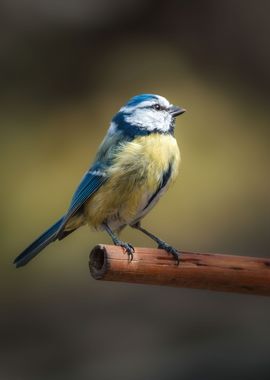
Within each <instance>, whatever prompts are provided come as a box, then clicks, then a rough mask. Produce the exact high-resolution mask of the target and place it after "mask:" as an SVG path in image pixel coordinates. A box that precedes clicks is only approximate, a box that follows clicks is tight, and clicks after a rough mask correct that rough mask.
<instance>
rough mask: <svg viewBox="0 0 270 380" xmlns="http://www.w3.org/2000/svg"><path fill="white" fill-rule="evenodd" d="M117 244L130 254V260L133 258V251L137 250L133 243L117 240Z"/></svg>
mask: <svg viewBox="0 0 270 380" xmlns="http://www.w3.org/2000/svg"><path fill="white" fill-rule="evenodd" d="M115 245H118V246H119V247H122V248H123V249H124V252H125V253H126V254H127V255H128V261H129V262H131V261H132V260H133V253H134V252H135V249H134V247H133V246H132V245H131V244H129V243H125V242H124V241H121V240H118V241H117V242H115Z"/></svg>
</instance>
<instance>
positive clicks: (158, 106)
mask: <svg viewBox="0 0 270 380" xmlns="http://www.w3.org/2000/svg"><path fill="white" fill-rule="evenodd" d="M153 107H154V108H155V110H157V111H160V110H161V106H160V105H159V104H154V105H153Z"/></svg>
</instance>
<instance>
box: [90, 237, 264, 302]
mask: <svg viewBox="0 0 270 380" xmlns="http://www.w3.org/2000/svg"><path fill="white" fill-rule="evenodd" d="M89 268H90V273H91V275H92V276H93V278H94V279H96V280H104V281H118V282H129V283H137V284H151V285H163V286H173V287H185V288H196V289H208V290H217V291H225V292H234V293H248V294H257V295H264V296H270V259H266V258H265V259H264V258H255V257H245V256H230V255H222V254H212V253H192V252H182V254H181V259H180V264H179V265H176V263H175V261H174V259H173V258H172V256H171V255H169V254H168V253H167V252H166V251H163V250H161V249H155V248H135V252H134V257H133V260H132V261H128V257H127V255H126V254H124V251H123V249H122V248H121V247H117V246H114V245H101V244H100V245H97V246H96V247H94V248H93V250H92V252H91V253H90V257H89Z"/></svg>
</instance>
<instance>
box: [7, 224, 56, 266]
mask: <svg viewBox="0 0 270 380" xmlns="http://www.w3.org/2000/svg"><path fill="white" fill-rule="evenodd" d="M62 221H63V217H62V218H61V219H59V220H58V221H57V222H56V223H55V224H53V225H52V226H51V227H50V228H49V229H48V230H47V231H45V232H44V233H43V234H42V235H40V236H39V237H38V238H37V239H36V240H35V241H34V242H33V243H32V244H30V245H29V246H28V247H27V248H26V249H25V250H24V251H23V252H22V253H21V254H20V255H19V256H18V257H16V259H15V260H14V264H15V265H16V267H17V268H19V267H22V266H23V265H25V264H27V263H28V261H30V260H32V259H33V258H34V257H35V256H36V255H37V254H38V253H39V252H40V251H41V250H42V249H43V248H45V247H46V246H47V245H48V244H50V243H51V242H53V241H54V240H56V239H57V235H58V230H59V227H60V226H61V223H62Z"/></svg>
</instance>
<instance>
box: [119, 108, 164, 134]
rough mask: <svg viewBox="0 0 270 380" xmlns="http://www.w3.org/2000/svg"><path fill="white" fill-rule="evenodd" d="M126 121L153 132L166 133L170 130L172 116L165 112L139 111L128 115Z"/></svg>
mask: <svg viewBox="0 0 270 380" xmlns="http://www.w3.org/2000/svg"><path fill="white" fill-rule="evenodd" d="M125 120H126V121H127V122H128V123H130V124H133V125H137V126H138V127H141V128H144V129H147V130H149V131H153V130H154V129H158V130H160V131H162V132H166V131H168V130H169V129H170V123H171V116H170V115H169V114H167V113H164V112H157V111H155V110H147V111H146V110H145V109H137V110H136V111H135V112H133V113H132V114H131V115H127V116H126V117H125Z"/></svg>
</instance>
